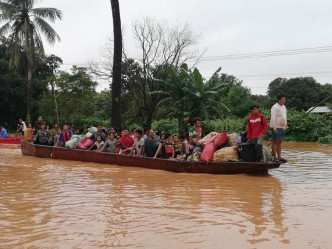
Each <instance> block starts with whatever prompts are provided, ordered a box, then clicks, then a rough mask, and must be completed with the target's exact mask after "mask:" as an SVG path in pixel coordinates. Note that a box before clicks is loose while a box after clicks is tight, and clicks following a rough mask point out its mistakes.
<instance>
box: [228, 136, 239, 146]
mask: <svg viewBox="0 0 332 249" xmlns="http://www.w3.org/2000/svg"><path fill="white" fill-rule="evenodd" d="M239 141H240V142H241V138H239V135H238V134H236V133H232V134H228V145H229V146H238V144H239Z"/></svg>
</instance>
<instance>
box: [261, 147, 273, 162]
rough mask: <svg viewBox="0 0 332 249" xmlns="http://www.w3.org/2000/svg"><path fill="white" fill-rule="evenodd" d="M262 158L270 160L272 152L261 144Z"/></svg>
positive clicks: (265, 160) (266, 160)
mask: <svg viewBox="0 0 332 249" xmlns="http://www.w3.org/2000/svg"><path fill="white" fill-rule="evenodd" d="M263 159H264V162H271V161H272V152H271V151H270V149H269V148H268V147H266V146H263Z"/></svg>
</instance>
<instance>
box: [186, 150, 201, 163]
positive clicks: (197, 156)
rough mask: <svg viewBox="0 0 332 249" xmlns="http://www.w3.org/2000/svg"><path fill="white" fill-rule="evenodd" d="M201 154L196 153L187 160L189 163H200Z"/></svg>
mask: <svg viewBox="0 0 332 249" xmlns="http://www.w3.org/2000/svg"><path fill="white" fill-rule="evenodd" d="M200 156H201V152H195V153H193V154H192V155H190V156H189V157H188V158H187V161H188V162H199V158H200Z"/></svg>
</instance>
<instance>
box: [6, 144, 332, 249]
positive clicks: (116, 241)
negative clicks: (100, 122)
mask: <svg viewBox="0 0 332 249" xmlns="http://www.w3.org/2000/svg"><path fill="white" fill-rule="evenodd" d="M286 146H287V150H286V151H285V156H287V158H288V159H289V163H287V164H284V165H283V166H282V167H281V168H280V169H276V170H272V171H271V172H270V176H248V175H197V174H175V173H170V172H164V171H157V170H148V169H140V168H130V167H118V166H107V165H99V164H93V163H82V162H68V161H62V160H51V159H40V158H33V157H27V156H22V155H21V153H20V150H18V149H17V148H16V147H3V146H2V147H0V158H1V159H0V193H1V195H0V213H1V216H0V245H1V246H0V247H1V248H30V247H31V248H330V247H331V245H332V241H331V239H330V235H329V230H331V228H332V225H331V224H329V221H330V220H332V219H331V218H332V212H331V211H332V195H331V192H332V191H331V190H332V184H331V181H330V179H331V176H332V171H331V166H332V153H331V147H328V146H325V147H324V146H319V145H316V144H293V145H291V144H287V145H286ZM308 147H309V149H308ZM302 148H303V149H302Z"/></svg>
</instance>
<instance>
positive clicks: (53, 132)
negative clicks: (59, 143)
mask: <svg viewBox="0 0 332 249" xmlns="http://www.w3.org/2000/svg"><path fill="white" fill-rule="evenodd" d="M58 129H59V125H58V124H54V125H53V127H52V129H50V131H49V132H50V140H49V144H50V145H51V146H54V144H55V142H54V137H55V136H56V135H57V134H58Z"/></svg>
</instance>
